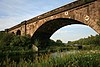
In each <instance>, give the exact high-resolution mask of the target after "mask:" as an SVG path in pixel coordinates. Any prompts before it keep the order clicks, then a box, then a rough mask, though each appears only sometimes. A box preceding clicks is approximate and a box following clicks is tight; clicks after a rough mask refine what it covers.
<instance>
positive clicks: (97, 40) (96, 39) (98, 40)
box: [68, 35, 100, 46]
mask: <svg viewBox="0 0 100 67" xmlns="http://www.w3.org/2000/svg"><path fill="white" fill-rule="evenodd" d="M68 44H80V45H94V46H100V35H96V36H92V35H91V36H89V37H88V38H82V39H80V40H77V41H73V42H71V41H69V42H68Z"/></svg>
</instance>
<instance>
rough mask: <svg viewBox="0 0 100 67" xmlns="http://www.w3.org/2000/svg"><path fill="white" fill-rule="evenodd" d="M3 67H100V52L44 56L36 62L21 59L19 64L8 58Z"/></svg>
mask: <svg viewBox="0 0 100 67" xmlns="http://www.w3.org/2000/svg"><path fill="white" fill-rule="evenodd" d="M0 65H1V67H2V66H4V67H5V66H6V67H100V50H88V51H87V50H84V51H77V52H76V53H71V54H64V55H63V56H60V57H55V58H54V57H52V56H49V55H47V54H46V55H44V56H41V57H36V58H35V59H34V62H32V61H31V60H27V61H26V60H25V59H21V60H20V62H19V63H17V62H15V61H12V62H10V59H9V58H8V59H7V60H6V61H3V63H0Z"/></svg>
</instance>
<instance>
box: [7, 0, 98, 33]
mask: <svg viewBox="0 0 100 67" xmlns="http://www.w3.org/2000/svg"><path fill="white" fill-rule="evenodd" d="M94 1H96V0H77V1H75V2H72V3H69V4H67V5H64V6H62V7H60V8H57V9H54V10H51V11H49V12H47V13H44V14H42V15H39V16H36V17H34V18H32V19H29V20H27V21H23V22H21V23H20V24H18V25H16V26H14V27H12V28H9V30H8V31H11V30H13V29H15V28H18V27H21V26H22V25H25V23H26V24H29V23H33V22H35V21H37V20H41V19H44V18H46V17H49V16H52V15H55V14H58V13H60V12H64V11H67V10H70V9H73V8H76V7H78V6H82V5H84V4H87V3H90V2H94Z"/></svg>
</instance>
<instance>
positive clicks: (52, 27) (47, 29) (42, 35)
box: [32, 18, 85, 41]
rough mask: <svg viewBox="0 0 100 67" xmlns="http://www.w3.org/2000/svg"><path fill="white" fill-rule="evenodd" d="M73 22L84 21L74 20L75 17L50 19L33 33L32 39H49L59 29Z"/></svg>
mask: <svg viewBox="0 0 100 67" xmlns="http://www.w3.org/2000/svg"><path fill="white" fill-rule="evenodd" d="M71 24H83V25H85V24H84V23H82V22H80V21H77V20H74V19H69V18H57V19H53V20H49V21H47V22H45V23H44V24H42V25H41V26H40V27H39V28H38V29H37V30H36V31H35V32H34V34H33V36H32V40H35V39H39V40H40V41H41V40H48V39H50V37H51V36H52V35H53V33H55V32H56V31H57V30H58V29H60V28H62V27H64V26H67V25H71Z"/></svg>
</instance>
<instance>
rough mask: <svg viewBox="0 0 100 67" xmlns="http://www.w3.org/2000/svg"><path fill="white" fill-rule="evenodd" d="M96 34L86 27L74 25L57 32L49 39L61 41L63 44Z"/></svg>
mask: <svg viewBox="0 0 100 67" xmlns="http://www.w3.org/2000/svg"><path fill="white" fill-rule="evenodd" d="M96 34H97V33H96V32H95V31H94V30H93V29H92V28H90V27H88V26H85V25H79V24H78V25H77V24H75V25H69V26H65V27H62V28H61V29H59V30H57V31H56V32H55V33H54V34H53V35H52V36H51V39H53V40H58V39H61V40H62V41H63V42H68V41H74V40H78V39H80V38H84V37H88V36H90V35H96Z"/></svg>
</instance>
